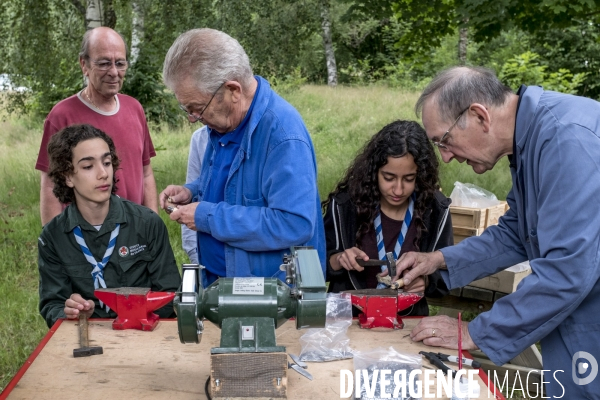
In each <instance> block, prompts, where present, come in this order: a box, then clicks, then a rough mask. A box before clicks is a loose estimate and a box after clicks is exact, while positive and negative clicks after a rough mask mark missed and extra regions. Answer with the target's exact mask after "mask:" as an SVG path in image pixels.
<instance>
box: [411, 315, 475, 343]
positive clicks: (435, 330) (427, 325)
mask: <svg viewBox="0 0 600 400" xmlns="http://www.w3.org/2000/svg"><path fill="white" fill-rule="evenodd" d="M468 326H469V323H468V322H463V323H462V325H461V329H462V348H463V350H475V349H477V348H478V347H477V345H476V344H475V342H473V340H472V339H471V334H470V333H469V328H468ZM410 338H411V339H412V340H413V341H415V342H421V341H422V342H423V343H424V344H426V345H428V346H436V347H445V348H447V349H458V320H457V319H455V318H450V317H448V316H447V315H436V316H435V317H425V318H423V319H422V320H421V322H419V324H418V325H417V326H415V327H414V329H413V330H412V331H411V332H410Z"/></svg>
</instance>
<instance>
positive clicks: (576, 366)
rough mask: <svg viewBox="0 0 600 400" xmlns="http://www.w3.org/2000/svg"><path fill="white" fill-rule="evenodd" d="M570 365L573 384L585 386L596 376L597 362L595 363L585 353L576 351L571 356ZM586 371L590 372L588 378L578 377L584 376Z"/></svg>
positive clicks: (588, 354) (594, 359)
mask: <svg viewBox="0 0 600 400" xmlns="http://www.w3.org/2000/svg"><path fill="white" fill-rule="evenodd" d="M584 360H585V361H584ZM578 361H579V362H578ZM571 365H572V371H573V372H572V374H573V382H575V384H577V385H580V386H583V385H587V384H588V383H591V382H592V381H593V380H594V379H595V378H596V376H597V375H598V361H596V358H595V357H594V356H593V355H591V354H590V353H588V352H587V351H578V352H577V353H575V354H573V359H572V360H571ZM590 367H591V368H590ZM588 370H589V371H590V373H589V375H588V376H586V377H585V378H580V377H579V376H582V375H585V374H586V373H587V372H588ZM578 375H579V376H578Z"/></svg>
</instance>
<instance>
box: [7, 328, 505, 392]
mask: <svg viewBox="0 0 600 400" xmlns="http://www.w3.org/2000/svg"><path fill="white" fill-rule="evenodd" d="M404 322H405V324H406V326H405V329H404V330H396V331H390V330H387V331H376V330H362V329H360V328H359V327H358V325H357V321H354V322H353V325H352V326H351V327H350V328H349V329H348V337H349V338H350V347H352V349H355V350H368V349H372V348H375V347H389V346H393V347H394V349H396V350H397V351H400V352H406V353H413V354H417V353H418V352H419V351H420V350H426V351H436V352H437V351H443V352H445V353H447V354H456V351H453V350H440V349H434V348H431V347H427V346H425V345H423V344H421V343H413V342H412V341H411V340H410V338H409V337H404V336H405V335H408V333H409V332H410V329H412V328H413V327H414V326H415V325H416V324H417V323H418V319H413V318H406V319H404ZM89 332H90V333H89V334H90V345H91V346H102V347H103V350H104V354H102V355H95V356H91V357H82V358H74V357H73V349H75V348H78V347H79V342H78V340H79V339H78V334H77V325H76V321H66V320H65V321H59V322H58V323H57V324H56V325H55V326H54V327H53V328H52V329H51V330H50V331H49V332H48V335H47V336H46V337H45V338H44V340H43V341H42V343H41V344H40V346H39V347H38V348H37V349H36V351H35V352H34V354H33V355H32V357H30V359H29V360H28V361H27V362H26V363H25V365H24V366H23V368H21V370H20V371H19V373H18V374H17V375H16V376H15V378H14V379H13V380H12V381H11V382H10V383H9V385H8V386H7V387H6V389H5V391H4V392H3V393H2V394H1V395H0V399H2V400H3V399H4V398H7V399H9V400H16V399H35V400H44V399H52V400H54V399H65V400H68V399H85V400H95V399H98V400H108V399H126V398H148V399H166V400H173V399H175V398H177V400H186V399H194V400H196V399H205V398H206V397H205V394H204V383H205V381H206V379H207V378H208V376H209V372H210V361H209V360H210V348H211V347H217V346H218V345H219V340H220V330H219V329H218V327H216V326H214V325H213V324H212V323H210V322H208V321H206V322H205V330H204V334H203V338H202V342H201V343H200V344H199V345H195V344H187V345H184V344H181V343H180V341H179V335H178V333H177V322H176V321H174V320H162V321H161V322H160V323H159V325H158V327H157V328H156V329H155V330H154V331H153V332H142V331H138V330H125V331H115V330H112V328H111V321H109V320H91V321H90V328H89ZM304 333H305V331H302V330H300V331H298V330H296V329H295V324H294V322H293V321H288V322H286V323H285V324H284V325H283V326H282V327H281V328H279V329H277V330H276V334H277V344H278V345H283V346H286V348H287V351H288V353H293V354H300V342H299V338H300V336H302V335H303V334H304ZM290 361H291V360H290ZM423 364H424V365H429V363H428V362H427V361H425V360H424V361H423ZM451 366H452V367H453V368H456V366H455V365H451ZM248 368H252V366H251V365H249V366H248ZM342 369H347V370H351V371H352V370H353V361H352V360H342V361H334V362H327V363H309V366H308V371H309V372H310V373H311V374H312V375H313V377H314V380H313V381H309V380H308V379H306V378H304V377H303V376H301V375H300V374H298V373H297V372H295V371H293V370H287V379H288V399H290V400H293V399H311V398H312V399H339V398H340V370H342ZM424 370H425V369H424ZM482 377H483V380H481V378H482ZM478 379H479V380H480V387H481V393H480V396H479V398H480V399H493V398H494V395H493V394H492V393H490V392H489V389H488V387H487V377H486V376H485V374H483V372H480V376H479V378H478ZM433 392H434V393H435V391H433ZM441 398H442V399H446V397H441ZM496 398H498V399H503V397H502V396H501V395H500V393H499V392H498V397H496Z"/></svg>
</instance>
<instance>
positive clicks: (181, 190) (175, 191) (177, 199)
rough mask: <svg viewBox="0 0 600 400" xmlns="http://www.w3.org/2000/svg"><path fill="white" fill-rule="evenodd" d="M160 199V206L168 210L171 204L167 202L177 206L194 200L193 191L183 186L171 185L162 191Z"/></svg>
mask: <svg viewBox="0 0 600 400" xmlns="http://www.w3.org/2000/svg"><path fill="white" fill-rule="evenodd" d="M158 200H159V201H160V208H162V209H163V210H166V209H167V207H168V206H169V205H168V204H167V203H172V204H175V205H177V206H179V205H183V204H189V203H190V201H192V192H191V191H190V189H188V188H185V187H183V186H177V185H169V186H167V187H166V188H165V190H163V191H162V192H161V193H160V195H159V196H158ZM171 219H173V218H171Z"/></svg>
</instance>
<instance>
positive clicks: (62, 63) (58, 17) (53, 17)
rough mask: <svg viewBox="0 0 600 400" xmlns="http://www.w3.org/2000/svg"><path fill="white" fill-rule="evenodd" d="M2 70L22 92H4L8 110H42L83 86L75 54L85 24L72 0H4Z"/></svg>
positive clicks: (39, 113) (40, 112) (44, 112)
mask: <svg viewBox="0 0 600 400" xmlns="http://www.w3.org/2000/svg"><path fill="white" fill-rule="evenodd" d="M0 13H1V15H2V21H3V22H5V23H3V24H2V26H1V27H0V36H1V37H2V38H3V40H2V44H0V70H1V71H3V72H4V73H7V74H9V76H10V79H11V81H12V83H13V84H14V85H15V86H22V87H26V88H28V89H29V90H28V91H27V92H26V93H19V92H16V93H8V97H7V100H8V102H9V106H10V107H9V109H10V110H15V109H19V110H23V111H25V112H33V113H34V114H37V115H44V116H45V114H46V113H47V112H48V111H49V110H50V109H51V108H52V106H53V105H54V104H55V103H56V102H57V101H59V100H61V99H63V98H65V97H67V96H70V95H72V94H73V93H75V92H76V91H77V89H79V88H81V84H82V78H81V72H80V68H79V65H78V63H77V54H78V52H79V49H78V48H79V44H80V42H81V36H82V35H83V32H84V26H83V23H82V20H81V16H80V15H79V14H78V12H77V10H75V8H74V7H73V6H71V5H70V3H67V2H64V1H60V0H48V1H44V2H38V1H34V0H23V1H5V2H4V3H3V7H2V8H1V9H0Z"/></svg>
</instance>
